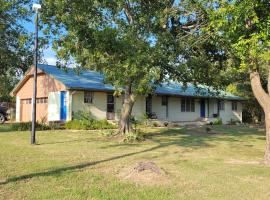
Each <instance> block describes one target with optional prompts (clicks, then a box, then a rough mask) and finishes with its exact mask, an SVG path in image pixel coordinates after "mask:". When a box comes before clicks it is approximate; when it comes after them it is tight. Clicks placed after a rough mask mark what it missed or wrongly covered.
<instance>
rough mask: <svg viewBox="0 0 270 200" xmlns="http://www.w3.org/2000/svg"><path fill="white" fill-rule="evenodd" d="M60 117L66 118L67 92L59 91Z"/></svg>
mask: <svg viewBox="0 0 270 200" xmlns="http://www.w3.org/2000/svg"><path fill="white" fill-rule="evenodd" d="M60 119H61V121H66V120H67V92H65V91H61V94H60Z"/></svg>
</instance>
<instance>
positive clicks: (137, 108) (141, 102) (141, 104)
mask: <svg viewBox="0 0 270 200" xmlns="http://www.w3.org/2000/svg"><path fill="white" fill-rule="evenodd" d="M145 102H146V101H145V96H138V97H137V98H136V101H135V103H134V106H133V109H132V115H133V116H134V117H135V118H136V119H141V118H142V117H143V115H144V114H145V113H146V105H145V104H146V103H145ZM121 106H122V105H121Z"/></svg>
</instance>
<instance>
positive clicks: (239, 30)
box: [200, 0, 270, 165]
mask: <svg viewBox="0 0 270 200" xmlns="http://www.w3.org/2000/svg"><path fill="white" fill-rule="evenodd" d="M200 5H201V6H202V7H203V8H204V9H205V10H206V12H207V13H208V19H209V26H207V28H205V29H204V30H203V31H205V32H208V33H211V34H212V35H213V37H215V38H216V39H217V40H219V41H222V42H223V43H224V45H225V46H226V45H228V47H229V48H230V49H229V50H230V51H231V52H232V55H234V59H235V58H236V59H237V60H239V62H240V64H239V65H235V66H234V67H233V66H231V70H234V73H235V74H238V75H239V74H242V73H246V74H248V75H249V78H250V84H251V87H252V91H253V94H254V96H255V97H256V99H257V100H258V102H259V104H260V105H261V107H262V108H263V110H264V113H265V123H266V138H267V139H266V141H267V143H266V150H265V156H264V161H265V164H267V165H270V95H269V93H270V64H269V63H270V62H269V61H270V51H269V47H270V46H269V45H270V42H269V39H270V38H269V37H270V35H269V25H270V2H269V1H268V0H234V1H229V0H217V1H200ZM267 73H268V75H267V76H268V78H267V79H268V86H267V90H266V89H264V88H263V86H262V83H261V76H265V75H266V74H267Z"/></svg>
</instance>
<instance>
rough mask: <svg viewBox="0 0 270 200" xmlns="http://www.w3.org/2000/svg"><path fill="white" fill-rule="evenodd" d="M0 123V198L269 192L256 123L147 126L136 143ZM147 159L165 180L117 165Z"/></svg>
mask: <svg viewBox="0 0 270 200" xmlns="http://www.w3.org/2000/svg"><path fill="white" fill-rule="evenodd" d="M5 130H8V129H7V127H2V126H0V131H1V133H0V182H1V183H0V199H72V200H76V199H104V200H114V199H115V200H129V199H130V200H143V199H147V200H151V199H154V200H166V199H172V200H176V199H237V200H238V199H260V200H263V199H267V200H268V199H270V190H269V188H270V182H269V180H270V168H269V167H265V166H263V165H261V164H259V163H258V162H260V161H261V159H262V158H263V153H264V145H265V136H264V133H263V130H258V129H255V128H248V127H238V126H232V127H229V128H228V127H222V126H217V127H215V128H214V131H215V132H218V134H212V135H210V134H202V133H201V132H202V130H204V129H201V130H200V129H151V130H150V129H149V130H147V131H148V132H149V133H148V134H147V139H146V141H144V142H141V143H132V144H126V143H121V142H119V141H116V140H109V139H108V138H105V137H104V136H101V134H99V133H98V131H66V130H62V131H44V132H38V133H37V140H38V144H39V145H35V146H31V145H30V144H29V142H30V132H3V131H5ZM146 160H150V161H154V162H155V163H156V164H157V165H158V166H159V167H162V168H163V169H164V170H165V171H166V172H167V177H168V183H167V184H158V185H153V184H148V185H147V184H146V185H145V184H140V183H134V182H132V181H127V180H122V179H121V178H119V175H118V174H119V171H121V170H122V169H125V168H127V167H131V166H134V165H135V164H136V163H138V162H140V161H146Z"/></svg>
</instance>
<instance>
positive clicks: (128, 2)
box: [42, 0, 226, 132]
mask: <svg viewBox="0 0 270 200" xmlns="http://www.w3.org/2000/svg"><path fill="white" fill-rule="evenodd" d="M43 8H44V9H43V12H42V21H43V23H44V27H45V33H47V34H53V35H54V36H55V40H54V49H55V50H56V51H57V55H58V57H59V58H60V59H61V60H65V62H64V63H62V64H64V66H66V65H67V64H68V63H70V62H73V64H75V65H76V66H77V68H88V69H93V70H96V71H99V72H102V73H103V74H104V75H105V77H106V81H107V82H109V83H111V84H112V85H114V86H115V87H116V88H119V90H121V88H122V87H124V93H125V103H124V105H123V109H122V117H121V118H122V119H124V120H123V124H122V126H120V127H124V130H127V129H129V128H125V127H127V126H128V125H127V123H126V122H127V121H128V116H130V114H131V111H132V106H133V103H134V101H135V99H136V96H137V95H138V94H144V95H147V94H148V93H151V92H152V91H153V89H154V88H155V86H157V85H158V84H160V83H161V82H163V81H165V80H168V79H170V80H178V81H181V82H183V83H187V82H194V83H195V84H198V83H206V84H208V85H214V84H215V83H218V82H221V81H225V80H226V79H225V78H224V76H223V78H221V77H222V76H217V73H220V74H221V75H222V71H223V70H224V69H225V68H224V66H222V64H223V62H222V61H224V60H225V59H224V54H220V53H219V52H220V47H221V46H218V45H217V43H214V42H212V41H210V40H209V37H211V35H209V34H201V31H200V29H201V28H202V27H203V26H205V19H207V16H206V15H207V13H206V12H205V11H204V10H203V9H198V6H197V4H194V3H193V1H191V0H185V1H184V0H183V1H181V3H180V2H179V1H174V0H164V1H154V0H153V1H137V0H117V1H110V0H105V1H96V0H94V1H83V0H82V1H72V2H71V1H68V0H61V1H60V0H48V1H44V2H43ZM213 39H214V38H213ZM217 68H218V69H219V70H217ZM217 80H218V81H217ZM219 85H220V84H216V86H219ZM122 131H123V129H122ZM124 132H125V131H124Z"/></svg>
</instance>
